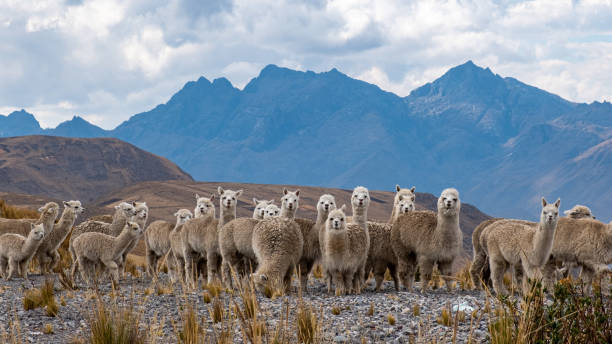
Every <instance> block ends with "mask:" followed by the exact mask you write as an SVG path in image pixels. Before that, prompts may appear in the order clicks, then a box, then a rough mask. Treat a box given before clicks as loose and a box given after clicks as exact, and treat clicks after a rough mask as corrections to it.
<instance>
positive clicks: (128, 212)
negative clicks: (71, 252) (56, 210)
mask: <svg viewBox="0 0 612 344" xmlns="http://www.w3.org/2000/svg"><path fill="white" fill-rule="evenodd" d="M135 207H136V202H131V203H128V202H121V203H120V204H119V205H116V206H115V214H114V215H113V222H112V223H106V222H100V221H91V220H87V221H85V222H82V223H80V224H79V225H78V226H76V227H74V230H73V231H72V235H71V236H70V245H72V242H73V241H74V240H75V239H76V238H77V237H79V236H80V235H81V234H83V233H87V232H98V233H103V234H108V235H111V236H117V235H119V233H121V232H122V231H123V228H124V227H125V224H126V223H127V222H128V220H129V219H131V218H132V216H134V215H135V214H136V208H135Z"/></svg>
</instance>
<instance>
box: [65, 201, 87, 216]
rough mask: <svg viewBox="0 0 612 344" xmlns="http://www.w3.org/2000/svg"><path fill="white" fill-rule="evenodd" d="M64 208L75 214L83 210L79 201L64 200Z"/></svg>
mask: <svg viewBox="0 0 612 344" xmlns="http://www.w3.org/2000/svg"><path fill="white" fill-rule="evenodd" d="M64 208H66V209H70V210H71V211H72V212H74V213H75V214H76V215H78V214H80V213H82V212H84V211H85V208H83V207H82V206H81V202H80V201H68V202H66V201H64Z"/></svg>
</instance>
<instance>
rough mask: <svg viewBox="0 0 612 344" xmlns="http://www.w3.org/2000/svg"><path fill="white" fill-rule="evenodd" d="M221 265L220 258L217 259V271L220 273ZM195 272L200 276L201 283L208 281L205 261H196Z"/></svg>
mask: <svg viewBox="0 0 612 344" xmlns="http://www.w3.org/2000/svg"><path fill="white" fill-rule="evenodd" d="M221 263H222V260H221V258H219V268H218V269H217V270H218V271H221ZM196 271H197V272H198V274H199V275H200V276H202V281H208V265H207V263H206V259H204V258H200V259H198V264H197V268H196Z"/></svg>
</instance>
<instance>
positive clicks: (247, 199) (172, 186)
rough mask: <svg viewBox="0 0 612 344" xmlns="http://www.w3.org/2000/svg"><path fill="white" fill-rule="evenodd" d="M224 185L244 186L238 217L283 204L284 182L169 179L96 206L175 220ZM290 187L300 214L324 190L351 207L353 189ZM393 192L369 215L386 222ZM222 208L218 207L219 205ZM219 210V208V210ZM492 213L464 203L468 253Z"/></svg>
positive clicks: (375, 201) (429, 198)
mask: <svg viewBox="0 0 612 344" xmlns="http://www.w3.org/2000/svg"><path fill="white" fill-rule="evenodd" d="M219 185H221V186H222V187H224V188H227V189H232V190H237V189H243V190H244V193H243V195H242V197H240V199H239V202H238V211H237V213H238V216H239V217H240V216H248V217H250V216H251V215H252V213H253V204H252V201H251V199H252V198H253V197H256V198H259V199H274V200H275V201H276V204H277V205H279V204H280V197H281V194H282V189H283V186H282V185H270V184H265V185H264V184H244V183H216V182H206V183H204V182H183V181H165V182H144V183H139V184H135V185H132V186H129V187H126V188H123V189H121V190H117V191H115V192H112V193H110V194H108V195H105V196H103V197H101V198H100V199H98V200H96V201H95V203H94V204H93V207H94V208H96V209H104V208H106V209H107V213H111V212H112V210H111V207H112V206H113V205H114V204H116V203H117V202H119V201H120V200H124V199H131V200H136V201H146V202H147V204H148V205H149V207H150V209H151V211H150V219H151V220H150V221H153V220H157V219H162V220H166V221H173V220H174V218H173V216H172V214H173V213H174V212H175V211H176V210H177V209H179V208H188V209H190V210H192V211H193V208H194V206H195V194H196V193H199V194H200V195H201V196H204V195H206V196H210V195H211V194H213V193H214V194H215V195H216V194H217V187H218V186H219ZM287 188H288V189H290V190H295V189H297V188H299V189H300V190H301V192H300V208H299V210H298V213H297V216H298V217H305V218H310V219H313V220H314V219H315V218H316V209H315V204H316V202H317V201H318V199H319V196H321V195H322V194H324V193H330V194H332V195H334V197H336V201H337V202H338V205H340V206H341V205H342V204H343V203H346V205H347V207H349V208H350V202H349V200H350V196H351V193H352V190H343V189H332V188H321V187H311V186H295V185H289V186H287ZM393 195H394V192H392V191H374V190H371V191H370V196H371V197H372V202H371V205H370V210H369V211H368V217H369V218H370V219H372V220H374V221H381V222H386V221H387V220H388V218H389V216H390V215H391V208H392V204H393ZM436 202H437V196H434V195H432V194H428V193H417V208H418V209H430V210H435V209H436ZM217 209H218V207H217ZM217 211H218V210H217ZM488 218H489V216H488V215H486V214H484V213H482V212H481V211H479V210H478V209H477V208H476V207H474V206H472V205H469V204H465V203H464V204H463V205H462V208H461V219H460V220H461V229H462V231H463V233H464V247H465V249H466V251H467V252H471V250H472V244H471V237H472V231H473V230H474V228H475V227H476V226H477V225H478V224H479V223H480V222H481V221H484V220H486V219H488Z"/></svg>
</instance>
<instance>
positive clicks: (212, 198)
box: [210, 194, 215, 202]
mask: <svg viewBox="0 0 612 344" xmlns="http://www.w3.org/2000/svg"><path fill="white" fill-rule="evenodd" d="M214 200H215V194H211V195H210V201H211V202H212V201H214Z"/></svg>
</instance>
